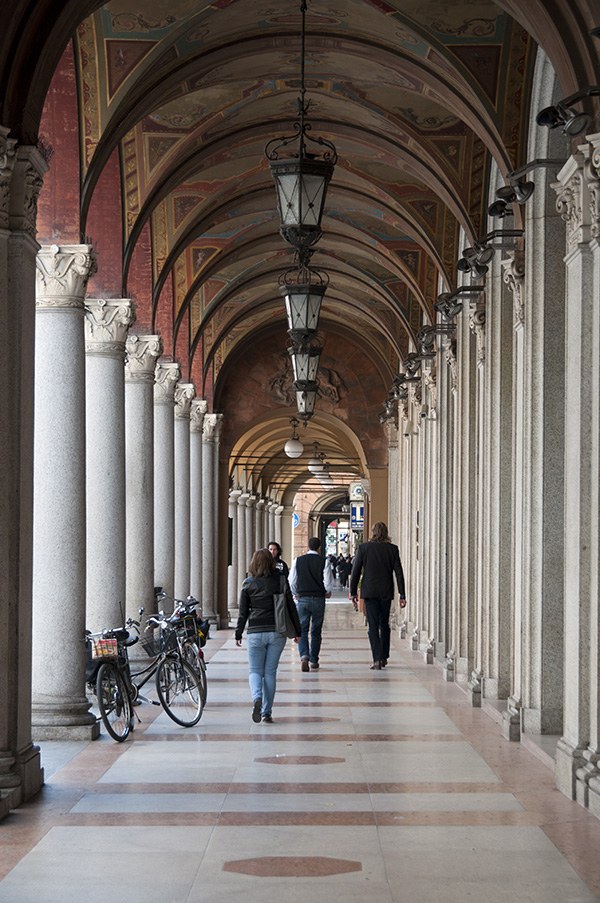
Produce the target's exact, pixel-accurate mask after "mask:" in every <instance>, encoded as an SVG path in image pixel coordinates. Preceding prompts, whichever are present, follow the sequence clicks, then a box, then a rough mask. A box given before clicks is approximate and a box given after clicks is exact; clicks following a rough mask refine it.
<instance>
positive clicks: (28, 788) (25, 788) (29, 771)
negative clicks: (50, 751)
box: [15, 743, 44, 802]
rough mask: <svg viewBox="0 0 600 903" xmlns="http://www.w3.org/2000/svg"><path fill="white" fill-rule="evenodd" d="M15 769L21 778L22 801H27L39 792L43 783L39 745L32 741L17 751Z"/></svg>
mask: <svg viewBox="0 0 600 903" xmlns="http://www.w3.org/2000/svg"><path fill="white" fill-rule="evenodd" d="M15 771H16V772H17V774H18V775H19V777H20V779H21V794H22V801H23V802H27V800H30V799H31V798H32V797H33V796H35V795H36V794H37V793H39V792H40V790H41V789H42V786H43V784H44V769H43V768H42V757H41V753H40V748H39V746H34V745H33V743H32V744H31V746H29V747H28V748H27V749H25V750H23V751H22V752H20V753H17V758H16V762H15Z"/></svg>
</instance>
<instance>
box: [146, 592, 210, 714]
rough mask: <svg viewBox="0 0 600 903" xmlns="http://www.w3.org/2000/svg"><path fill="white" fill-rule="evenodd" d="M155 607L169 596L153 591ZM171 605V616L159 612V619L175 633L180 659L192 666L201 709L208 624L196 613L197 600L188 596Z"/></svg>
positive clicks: (203, 694) (204, 681)
mask: <svg viewBox="0 0 600 903" xmlns="http://www.w3.org/2000/svg"><path fill="white" fill-rule="evenodd" d="M154 598H155V602H156V604H157V605H159V604H160V603H162V602H164V601H165V600H167V599H169V596H167V594H166V593H165V592H164V591H163V590H162V589H160V588H157V589H155V594H154ZM170 601H171V602H172V603H173V606H174V610H173V614H171V615H169V616H168V617H166V618H165V615H164V614H163V613H162V612H161V613H160V615H159V617H160V618H162V619H165V620H166V621H167V623H168V624H169V625H170V627H172V628H173V630H174V631H175V637H176V639H177V648H178V649H179V652H180V654H181V656H182V658H183V659H184V660H185V661H186V662H187V663H188V664H189V665H191V666H192V668H193V669H194V671H195V672H196V674H197V675H198V680H199V681H200V693H201V696H202V708H203V709H204V706H205V705H206V698H207V694H208V686H207V680H206V660H205V658H204V652H203V648H204V646H205V645H206V641H207V639H208V638H209V630H210V622H209V620H208V618H203V617H202V615H201V613H200V612H199V611H198V604H199V603H198V600H197V599H194V597H193V596H188V597H187V599H186V600H185V601H183V600H182V599H174V598H173V599H170Z"/></svg>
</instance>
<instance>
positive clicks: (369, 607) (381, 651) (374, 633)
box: [350, 521, 406, 671]
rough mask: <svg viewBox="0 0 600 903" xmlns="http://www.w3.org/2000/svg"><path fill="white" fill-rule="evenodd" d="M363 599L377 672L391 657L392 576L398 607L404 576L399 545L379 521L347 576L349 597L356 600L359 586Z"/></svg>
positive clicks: (403, 604) (401, 595) (404, 599)
mask: <svg viewBox="0 0 600 903" xmlns="http://www.w3.org/2000/svg"><path fill="white" fill-rule="evenodd" d="M361 574H362V583H361V587H360V595H361V598H362V599H364V600H365V615H366V616H367V624H368V627H369V643H370V644H371V652H372V654H373V664H372V665H371V670H373V671H380V670H381V669H382V668H385V666H386V665H387V663H388V658H389V657H390V609H391V607H392V599H393V597H394V576H395V577H396V583H397V585H398V592H399V594H400V607H401V608H404V606H405V605H406V597H405V594H404V573H403V571H402V564H401V563H400V552H399V551H398V546H395V545H393V543H392V542H390V537H389V535H388V529H387V526H386V525H385V524H384V523H383V522H382V521H378V522H377V523H376V524H374V525H373V531H372V533H371V539H370V540H369V542H363V543H361V544H360V545H359V547H358V552H357V553H356V557H355V559H354V564H353V565H352V574H351V576H350V598H351V599H352V602H353V603H354V604H355V607H356V603H357V601H358V583H359V581H360V578H361Z"/></svg>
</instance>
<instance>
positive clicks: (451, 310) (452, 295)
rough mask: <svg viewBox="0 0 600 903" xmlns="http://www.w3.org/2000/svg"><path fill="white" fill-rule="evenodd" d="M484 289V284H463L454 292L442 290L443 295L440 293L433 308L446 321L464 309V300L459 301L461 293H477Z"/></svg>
mask: <svg viewBox="0 0 600 903" xmlns="http://www.w3.org/2000/svg"><path fill="white" fill-rule="evenodd" d="M483 291H485V286H484V285H461V286H460V287H459V288H456V289H454V291H453V292H442V293H441V295H438V296H437V298H436V300H435V301H434V303H433V308H434V310H437V312H438V313H440V314H441V315H442V316H443V317H444V319H445V320H446V321H449V320H452V319H453V318H454V317H456V316H457V315H458V314H459V313H460V312H461V310H462V309H463V306H462V301H459V296H460V295H476V294H479V293H480V292H483ZM442 325H443V324H442Z"/></svg>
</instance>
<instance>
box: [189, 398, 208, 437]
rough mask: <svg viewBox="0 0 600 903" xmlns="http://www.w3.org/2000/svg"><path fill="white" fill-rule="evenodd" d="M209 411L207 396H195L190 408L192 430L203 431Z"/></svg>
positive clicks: (195, 431) (193, 431) (194, 431)
mask: <svg viewBox="0 0 600 903" xmlns="http://www.w3.org/2000/svg"><path fill="white" fill-rule="evenodd" d="M207 411H208V402H207V401H206V399H205V398H195V399H194V400H193V401H192V406H191V410H190V430H191V431H192V433H201V432H202V428H203V425H204V417H205V415H206V412H207Z"/></svg>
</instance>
